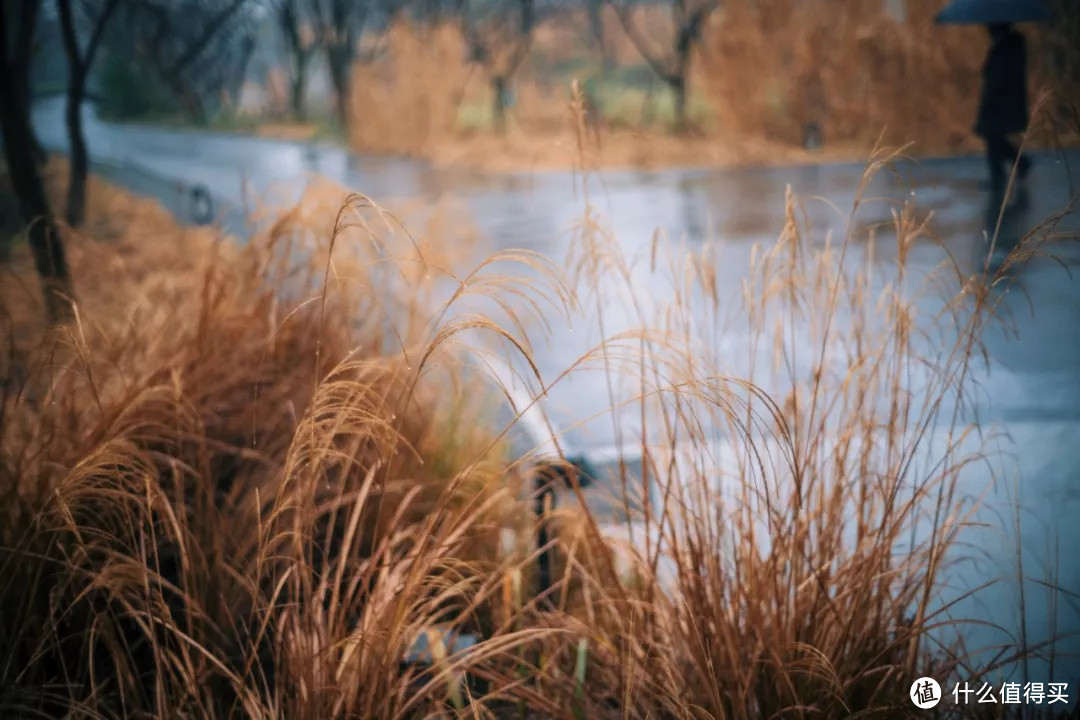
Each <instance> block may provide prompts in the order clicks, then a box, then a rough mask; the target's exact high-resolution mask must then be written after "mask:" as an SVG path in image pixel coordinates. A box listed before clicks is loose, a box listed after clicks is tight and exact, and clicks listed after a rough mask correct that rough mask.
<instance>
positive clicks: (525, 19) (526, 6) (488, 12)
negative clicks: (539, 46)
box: [461, 0, 537, 132]
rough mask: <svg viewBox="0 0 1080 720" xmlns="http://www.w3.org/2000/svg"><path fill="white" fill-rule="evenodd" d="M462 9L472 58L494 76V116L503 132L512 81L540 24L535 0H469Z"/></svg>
mask: <svg viewBox="0 0 1080 720" xmlns="http://www.w3.org/2000/svg"><path fill="white" fill-rule="evenodd" d="M461 13H462V24H463V26H464V31H465V38H466V41H467V42H468V44H469V54H470V56H471V59H472V60H473V61H474V62H478V63H480V64H481V65H483V66H484V67H485V68H486V69H487V71H488V75H489V76H490V78H491V94H492V106H491V110H492V119H493V120H494V122H495V128H496V129H497V130H498V131H500V132H502V131H504V130H505V129H506V109H507V104H508V97H509V93H510V84H511V83H512V82H513V78H514V75H515V74H516V73H517V70H518V68H519V67H520V66H521V63H522V61H524V60H525V56H526V55H527V54H528V52H529V47H530V45H531V43H532V33H533V30H534V29H535V28H536V22H537V19H536V7H535V4H534V2H533V0H502V1H499V2H488V1H487V0H465V2H463V3H462V8H461Z"/></svg>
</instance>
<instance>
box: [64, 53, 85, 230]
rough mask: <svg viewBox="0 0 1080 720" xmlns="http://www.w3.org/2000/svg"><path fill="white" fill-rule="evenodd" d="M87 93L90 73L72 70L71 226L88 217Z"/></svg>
mask: <svg viewBox="0 0 1080 720" xmlns="http://www.w3.org/2000/svg"><path fill="white" fill-rule="evenodd" d="M85 94H86V75H85V74H82V73H79V74H71V76H70V78H69V80H68V92H67V108H66V115H67V131H68V146H69V151H70V156H71V157H70V159H71V175H70V177H69V178H68V195H67V221H68V225H71V227H79V226H80V225H82V223H83V220H84V219H85V217H86V174H87V170H88V166H89V158H88V157H87V152H86V137H85V136H84V135H83V125H82V104H83V99H84V96H85Z"/></svg>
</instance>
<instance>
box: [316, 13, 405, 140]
mask: <svg viewBox="0 0 1080 720" xmlns="http://www.w3.org/2000/svg"><path fill="white" fill-rule="evenodd" d="M308 3H309V8H310V11H311V16H312V18H313V19H314V25H315V36H316V38H317V42H318V43H319V46H320V47H321V48H322V50H323V52H324V54H325V56H326V65H327V68H328V69H329V71H330V82H331V84H332V85H333V86H334V97H335V101H336V103H337V112H338V118H339V119H340V120H341V126H342V127H343V128H347V127H348V125H349V96H350V90H351V83H352V68H353V63H355V62H363V63H369V62H372V61H373V60H374V59H375V58H377V57H379V56H380V55H381V54H382V52H383V50H384V49H385V47H386V46H385V39H386V30H387V29H388V27H389V24H390V20H391V18H392V16H393V14H394V13H395V12H396V11H397V10H398V9H399V8H400V7H401V2H399V1H398V0H308Z"/></svg>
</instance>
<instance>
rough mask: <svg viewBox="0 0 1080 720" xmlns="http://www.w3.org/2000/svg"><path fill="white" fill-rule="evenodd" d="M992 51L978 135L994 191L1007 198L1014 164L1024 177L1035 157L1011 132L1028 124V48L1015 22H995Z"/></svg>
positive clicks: (985, 75)
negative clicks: (1015, 141)
mask: <svg viewBox="0 0 1080 720" xmlns="http://www.w3.org/2000/svg"><path fill="white" fill-rule="evenodd" d="M986 27H987V30H988V31H989V33H990V50H989V52H987V55H986V62H985V63H984V64H983V68H982V94H981V96H980V98H979V114H978V117H977V119H976V121H975V134H976V135H978V136H979V137H981V138H982V139H983V141H984V142H985V143H986V159H987V162H988V164H989V166H990V190H991V192H992V193H993V194H994V197H996V198H998V199H1004V194H1005V188H1006V184H1007V182H1008V179H1009V175H1010V173H1011V172H1012V167H1013V165H1014V164H1015V166H1016V175H1017V177H1018V178H1019V179H1020V180H1023V179H1024V178H1026V177H1027V175H1028V173H1029V172H1030V171H1031V159H1030V158H1028V157H1027V156H1025V155H1022V154H1021V153H1020V150H1019V148H1017V146H1016V145H1015V144H1014V143H1013V142H1012V141H1011V140H1010V139H1009V135H1012V134H1014V133H1022V132H1025V131H1026V130H1027V126H1028V99H1027V47H1026V44H1025V42H1024V36H1023V35H1021V34H1020V33H1019V32H1018V31H1017V30H1016V29H1015V28H1014V27H1013V26H1012V25H1010V24H1006V23H992V24H989V25H987V26H986Z"/></svg>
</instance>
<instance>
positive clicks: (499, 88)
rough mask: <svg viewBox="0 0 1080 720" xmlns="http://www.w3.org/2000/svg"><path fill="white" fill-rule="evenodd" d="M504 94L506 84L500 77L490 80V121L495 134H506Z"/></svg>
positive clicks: (504, 79)
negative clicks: (493, 125)
mask: <svg viewBox="0 0 1080 720" xmlns="http://www.w3.org/2000/svg"><path fill="white" fill-rule="evenodd" d="M506 93H507V82H506V78H505V77H503V76H502V75H495V76H494V77H492V78H491V94H492V98H491V120H492V122H493V123H494V124H495V130H496V132H499V133H503V132H506V104H507V103H506Z"/></svg>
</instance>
